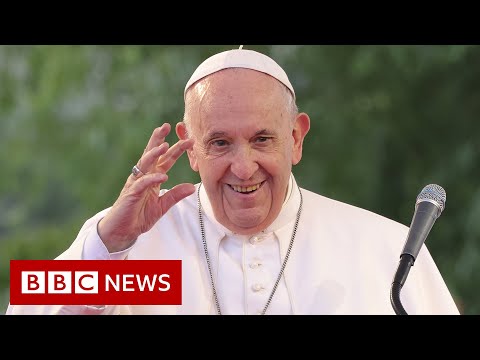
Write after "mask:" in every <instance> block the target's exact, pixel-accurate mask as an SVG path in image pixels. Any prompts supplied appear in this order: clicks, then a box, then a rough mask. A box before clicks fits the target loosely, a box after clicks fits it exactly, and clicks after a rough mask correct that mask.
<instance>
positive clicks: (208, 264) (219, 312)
mask: <svg viewBox="0 0 480 360" xmlns="http://www.w3.org/2000/svg"><path fill="white" fill-rule="evenodd" d="M201 186H202V183H200V185H199V186H198V190H197V204H198V220H199V222H200V231H201V232H202V242H203V250H204V252H205V259H206V260H207V266H208V272H209V274H210V282H211V284H212V290H213V296H214V298H215V305H216V307H217V314H218V315H222V312H221V310H220V303H219V302H218V296H217V290H216V288H215V282H214V280H213V273H212V267H211V265H210V256H209V255H208V248H207V240H206V236H205V226H204V223H203V215H202V204H201V202H200V188H201ZM298 191H299V193H300V206H299V207H298V212H297V217H296V219H295V225H294V226H293V232H292V237H291V239H290V244H289V245H288V250H287V254H286V255H285V260H283V264H282V267H281V268H280V273H279V274H278V277H277V281H275V285H274V286H273V289H272V292H271V294H270V296H269V297H268V300H267V303H266V304H265V307H264V308H263V311H262V313H261V314H262V315H265V313H266V312H267V308H268V306H269V305H270V302H271V301H272V298H273V295H274V294H275V291H277V287H278V284H279V282H280V280H281V279H282V275H283V271H284V270H285V266H286V265H287V261H288V257H289V256H290V251H291V250H292V246H293V242H294V240H295V235H296V234H297V227H298V221H299V220H300V214H301V212H302V205H303V196H302V191H301V190H300V187H298Z"/></svg>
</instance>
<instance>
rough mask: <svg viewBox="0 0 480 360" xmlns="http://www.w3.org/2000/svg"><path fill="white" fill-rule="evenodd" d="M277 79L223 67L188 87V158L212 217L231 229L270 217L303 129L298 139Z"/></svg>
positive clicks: (250, 227) (259, 226) (243, 230)
mask: <svg viewBox="0 0 480 360" xmlns="http://www.w3.org/2000/svg"><path fill="white" fill-rule="evenodd" d="M282 86H283V85H282V84H280V83H279V82H278V81H277V80H276V79H274V78H273V77H270V76H269V75H266V74H263V73H261V72H257V71H254V70H248V69H226V70H222V71H219V72H217V73H214V74H212V75H210V76H208V77H207V78H205V79H203V80H201V81H200V82H199V83H198V84H196V85H195V87H194V88H193V89H191V93H190V94H189V100H188V101H191V103H190V105H189V107H188V108H187V109H188V110H187V111H188V113H187V116H188V118H189V120H190V124H191V127H190V129H191V134H190V135H191V136H192V137H193V138H194V139H195V144H194V146H193V150H191V151H189V153H188V156H189V159H190V164H191V166H192V169H193V170H195V171H198V172H199V173H200V177H201V179H202V182H203V186H205V190H206V192H207V194H208V197H209V199H210V202H211V204H212V208H213V211H214V214H215V217H216V218H217V220H218V221H219V222H220V223H221V224H223V225H224V226H225V227H227V228H228V229H230V230H232V231H234V232H236V233H239V234H253V233H256V232H259V231H261V230H263V229H265V228H266V227H267V226H269V225H270V224H271V223H272V222H273V221H274V220H275V218H276V217H277V216H278V214H279V212H280V210H281V207H282V204H283V202H284V199H285V194H286V189H287V185H288V181H289V177H290V172H291V168H292V164H296V163H297V162H298V161H299V160H300V157H301V141H303V137H304V136H305V133H304V134H303V136H301V139H300V146H299V144H298V142H299V141H298V139H296V138H298V137H299V136H298V134H297V135H296V136H295V128H296V126H295V121H294V118H293V116H295V115H294V114H292V113H291V112H290V108H289V107H288V106H287V103H286V99H287V97H286V94H285V89H284V88H283V87H282ZM307 118H308V117H307ZM297 127H298V126H297Z"/></svg>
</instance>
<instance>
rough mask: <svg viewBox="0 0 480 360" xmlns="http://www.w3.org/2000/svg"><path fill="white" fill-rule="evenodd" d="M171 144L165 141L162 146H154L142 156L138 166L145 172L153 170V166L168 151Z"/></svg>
mask: <svg viewBox="0 0 480 360" xmlns="http://www.w3.org/2000/svg"><path fill="white" fill-rule="evenodd" d="M169 146H170V145H169V144H168V143H166V142H164V143H162V144H161V145H160V146H157V147H154V148H153V149H151V150H150V151H148V152H147V153H145V154H144V155H143V156H142V157H141V158H140V160H139V161H138V166H139V168H140V169H141V170H142V172H143V173H144V174H147V173H149V172H151V170H152V167H153V166H154V165H155V164H156V162H157V160H158V158H159V157H160V156H162V155H163V154H165V153H166V152H167V150H168V148H169ZM153 170H155V169H153Z"/></svg>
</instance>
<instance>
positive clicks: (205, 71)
mask: <svg viewBox="0 0 480 360" xmlns="http://www.w3.org/2000/svg"><path fill="white" fill-rule="evenodd" d="M229 68H243V69H251V70H256V71H258V72H261V73H264V74H268V75H269V76H271V77H273V78H275V79H277V80H278V81H280V82H281V83H283V84H284V85H285V86H286V87H287V88H288V89H289V90H290V92H291V93H292V95H293V98H295V91H294V89H293V86H292V84H291V83H290V80H289V79H288V76H287V74H286V73H285V71H284V70H283V69H282V68H281V67H280V65H278V64H277V63H276V62H275V61H274V60H273V59H272V58H270V57H268V56H266V55H264V54H261V53H259V52H256V51H253V50H245V49H234V50H228V51H224V52H221V53H218V54H215V55H213V56H211V57H209V58H208V59H206V60H205V61H204V62H203V63H201V64H200V65H199V66H198V67H197V69H196V70H195V71H194V73H193V74H192V76H191V77H190V79H189V80H188V82H187V84H186V85H185V90H184V99H185V98H186V94H187V90H188V89H189V88H190V87H191V86H192V85H194V84H195V83H197V82H198V81H199V80H201V79H204V78H205V77H207V76H208V75H211V74H214V73H216V72H219V71H221V70H224V69H229Z"/></svg>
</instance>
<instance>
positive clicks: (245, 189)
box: [227, 181, 265, 194]
mask: <svg viewBox="0 0 480 360" xmlns="http://www.w3.org/2000/svg"><path fill="white" fill-rule="evenodd" d="M264 183H265V181H262V182H260V183H258V184H254V185H249V186H240V185H230V184H227V185H228V186H229V187H230V189H232V190H233V191H235V192H237V193H240V194H253V193H254V192H255V191H257V190H258V189H260V188H261V187H262V185H263V184H264Z"/></svg>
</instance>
